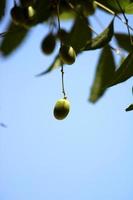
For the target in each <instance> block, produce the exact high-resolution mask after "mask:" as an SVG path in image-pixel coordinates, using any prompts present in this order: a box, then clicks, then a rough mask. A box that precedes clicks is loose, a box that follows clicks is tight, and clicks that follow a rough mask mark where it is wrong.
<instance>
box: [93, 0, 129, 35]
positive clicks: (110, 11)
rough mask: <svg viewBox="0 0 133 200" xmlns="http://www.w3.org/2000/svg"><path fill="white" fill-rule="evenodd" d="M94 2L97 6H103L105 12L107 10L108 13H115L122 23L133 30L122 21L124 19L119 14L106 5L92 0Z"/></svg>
mask: <svg viewBox="0 0 133 200" xmlns="http://www.w3.org/2000/svg"><path fill="white" fill-rule="evenodd" d="M94 3H95V4H96V5H97V6H99V7H101V8H103V9H104V10H106V11H107V12H109V13H110V14H112V15H115V16H116V17H117V18H118V19H119V20H120V21H121V22H122V23H123V24H125V25H126V26H128V28H129V29H130V30H132V31H133V28H132V27H131V26H130V25H129V24H127V23H126V21H124V20H123V19H122V18H121V17H120V16H119V15H117V14H116V13H115V12H114V11H112V10H111V9H109V8H108V7H106V6H104V5H103V4H101V3H99V2H97V1H94Z"/></svg>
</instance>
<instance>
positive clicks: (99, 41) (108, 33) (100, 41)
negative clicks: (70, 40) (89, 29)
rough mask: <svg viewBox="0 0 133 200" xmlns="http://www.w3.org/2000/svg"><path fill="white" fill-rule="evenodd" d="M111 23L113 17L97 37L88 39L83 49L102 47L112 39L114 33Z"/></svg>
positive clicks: (112, 22)
mask: <svg viewBox="0 0 133 200" xmlns="http://www.w3.org/2000/svg"><path fill="white" fill-rule="evenodd" d="M113 24H114V18H113V20H112V21H111V23H110V24H109V26H108V27H107V28H106V29H105V30H104V31H103V32H102V33H101V34H99V35H98V36H97V37H95V38H93V39H92V40H89V41H88V42H87V43H86V45H85V47H84V48H83V50H84V51H87V50H94V49H98V48H102V47H104V46H105V45H107V44H108V43H109V42H110V40H111V39H112V37H113V34H114V26H113Z"/></svg>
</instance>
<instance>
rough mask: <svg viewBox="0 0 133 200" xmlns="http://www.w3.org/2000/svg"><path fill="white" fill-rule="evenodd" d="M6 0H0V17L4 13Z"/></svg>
mask: <svg viewBox="0 0 133 200" xmlns="http://www.w3.org/2000/svg"><path fill="white" fill-rule="evenodd" d="M5 7H6V0H0V19H1V18H2V17H3V16H4V15H5Z"/></svg>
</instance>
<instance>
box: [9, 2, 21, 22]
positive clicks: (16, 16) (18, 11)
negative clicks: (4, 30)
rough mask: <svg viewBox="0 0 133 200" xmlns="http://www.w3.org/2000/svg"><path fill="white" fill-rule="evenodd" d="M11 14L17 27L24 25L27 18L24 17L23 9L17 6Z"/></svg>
mask: <svg viewBox="0 0 133 200" xmlns="http://www.w3.org/2000/svg"><path fill="white" fill-rule="evenodd" d="M10 14H11V17H12V20H13V22H14V23H15V24H16V25H22V24H23V23H24V21H25V16H24V12H23V8H21V7H19V6H17V5H16V4H15V5H14V7H13V8H12V9H11V11H10Z"/></svg>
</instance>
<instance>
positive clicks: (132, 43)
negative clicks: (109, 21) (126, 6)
mask: <svg viewBox="0 0 133 200" xmlns="http://www.w3.org/2000/svg"><path fill="white" fill-rule="evenodd" d="M116 3H117V4H118V6H119V8H120V10H121V12H122V14H123V17H124V19H125V23H126V26H127V32H128V35H129V38H130V42H131V45H133V40H132V36H131V33H130V28H129V24H128V19H127V17H126V15H125V12H124V10H123V8H122V7H121V5H120V3H119V1H118V0H116Z"/></svg>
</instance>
